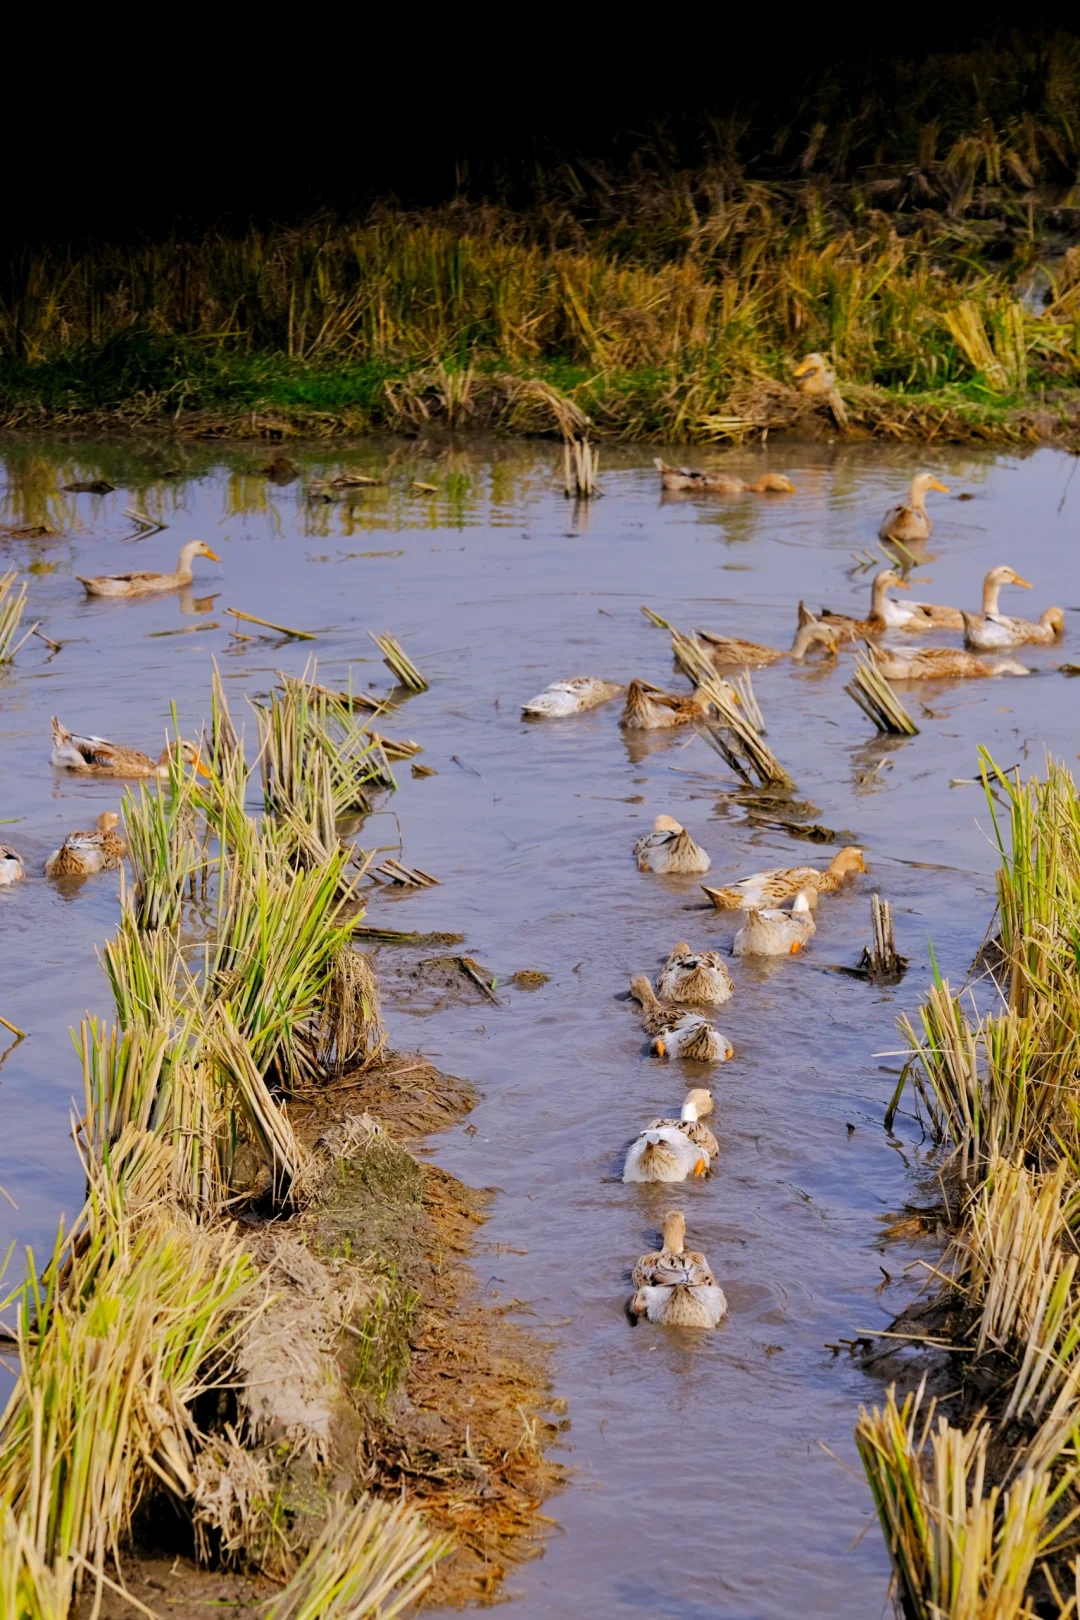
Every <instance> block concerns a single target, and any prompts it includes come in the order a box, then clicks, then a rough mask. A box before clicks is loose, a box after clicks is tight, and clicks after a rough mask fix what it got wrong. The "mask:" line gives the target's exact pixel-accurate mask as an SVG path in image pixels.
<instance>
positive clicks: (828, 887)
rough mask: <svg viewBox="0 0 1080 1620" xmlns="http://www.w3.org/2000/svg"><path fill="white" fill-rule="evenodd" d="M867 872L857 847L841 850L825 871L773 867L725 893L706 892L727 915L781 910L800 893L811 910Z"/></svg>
mask: <svg viewBox="0 0 1080 1620" xmlns="http://www.w3.org/2000/svg"><path fill="white" fill-rule="evenodd" d="M865 871H866V860H865V858H864V856H863V852H862V850H861V849H859V848H858V847H857V846H856V845H855V844H846V845H845V846H844V848H843V849H841V850H838V851H837V852H836V854H835V855H834V856H833V858H832V860H831V861H830V862H829V864H828V866H827V867H825V868H824V870H822V869H821V868H820V867H817V866H773V867H770V868H769V869H768V870H767V871H765V872H752V873H751V874H750V876H749V877H744V878H740V879H739V880H738V882H737V883H730V884H728V885H727V886H726V887H725V888H723V889H710V888H709V887H708V886H707V885H706V884H704V883H703V884H702V885H701V887H702V888H703V889H704V890H705V893H706V894H707V895H708V897H709V899H710V900H711V901H712V903H713V905H714V906H720V907H721V909H722V910H725V911H749V910H750V908H751V907H759V908H760V907H762V906H778V905H780V903H781V902H782V901H784V900H789V899H790V898H791V896H792V895H795V894H798V893H799V890H800V889H801V890H802V891H803V892H804V893H805V895H806V897H807V899H808V901H809V902H810V904H811V905H812V906H815V905H817V897H818V895H819V894H835V893H836V891H837V889H839V888H840V887H841V886H842V885H843V883H844V880H845V879H846V878H848V877H851V876H853V875H854V874H855V873H856V872H865Z"/></svg>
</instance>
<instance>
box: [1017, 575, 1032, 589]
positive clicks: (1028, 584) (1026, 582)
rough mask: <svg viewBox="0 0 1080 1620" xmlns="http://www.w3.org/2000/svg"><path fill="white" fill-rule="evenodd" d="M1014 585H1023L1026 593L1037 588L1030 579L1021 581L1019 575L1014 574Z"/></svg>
mask: <svg viewBox="0 0 1080 1620" xmlns="http://www.w3.org/2000/svg"><path fill="white" fill-rule="evenodd" d="M1013 584H1014V585H1022V586H1023V587H1024V589H1025V591H1031V590H1034V588H1035V587H1034V586H1033V585H1032V583H1031V581H1030V579H1021V578H1020V575H1019V574H1014V575H1013Z"/></svg>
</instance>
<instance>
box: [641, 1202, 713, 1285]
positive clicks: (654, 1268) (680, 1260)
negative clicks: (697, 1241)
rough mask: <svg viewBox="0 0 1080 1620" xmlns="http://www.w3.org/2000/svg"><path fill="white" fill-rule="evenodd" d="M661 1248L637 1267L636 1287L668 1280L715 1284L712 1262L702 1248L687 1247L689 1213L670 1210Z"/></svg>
mask: <svg viewBox="0 0 1080 1620" xmlns="http://www.w3.org/2000/svg"><path fill="white" fill-rule="evenodd" d="M660 1242H661V1247H660V1249H659V1250H658V1251H656V1252H654V1253H651V1254H643V1255H642V1256H641V1257H640V1258H639V1260H638V1261H637V1264H636V1265H635V1266H634V1270H633V1273H632V1275H631V1280H632V1282H633V1284H634V1287H635V1288H647V1287H649V1286H650V1285H652V1286H656V1285H659V1286H661V1287H663V1285H664V1284H665V1283H675V1282H685V1281H686V1280H687V1279H689V1281H690V1282H692V1283H715V1281H716V1278H715V1277H714V1276H713V1274H712V1272H711V1270H710V1269H709V1262H708V1261H707V1260H706V1258H705V1256H704V1255H703V1254H702V1253H701V1251H700V1250H699V1249H688V1248H687V1247H686V1216H685V1215H684V1214H683V1212H682V1210H681V1209H669V1210H668V1212H667V1214H666V1215H665V1216H664V1219H663V1221H662V1223H661V1226H660Z"/></svg>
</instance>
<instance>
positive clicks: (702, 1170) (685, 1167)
mask: <svg viewBox="0 0 1080 1620" xmlns="http://www.w3.org/2000/svg"><path fill="white" fill-rule="evenodd" d="M709 1101H710V1107H711V1105H712V1099H711V1098H710V1100H709ZM684 1121H685V1123H686V1124H688V1125H696V1124H697V1123H698V1116H697V1109H696V1105H695V1104H694V1103H692V1102H691V1101H690V1100H689V1098H688V1099H687V1101H686V1102H685V1103H684V1104H683V1118H682V1119H676V1120H661V1121H657V1122H655V1123H654V1124H652V1125H648V1126H646V1128H645V1129H644V1130H643V1131H642V1133H641V1135H640V1136H639V1137H638V1138H637V1140H636V1142H634V1144H633V1146H632V1147H631V1149H630V1151H629V1153H628V1154H627V1155H626V1163H625V1165H624V1166H623V1177H622V1178H623V1180H624V1181H626V1182H635V1181H637V1182H640V1181H685V1180H686V1178H687V1176H693V1177H694V1178H695V1179H696V1178H698V1177H700V1176H704V1175H707V1174H708V1171H709V1164H710V1162H711V1155H710V1153H709V1152H708V1149H707V1148H706V1147H705V1145H704V1143H703V1142H699V1141H695V1140H694V1139H693V1138H692V1137H691V1136H690V1135H689V1134H688V1132H686V1131H684V1130H683V1128H682V1127H683V1123H684ZM708 1136H709V1137H710V1138H711V1140H712V1142H713V1143H714V1145H715V1144H716V1138H715V1136H713V1134H712V1132H711V1131H708ZM719 1151H720V1150H719V1146H718V1145H717V1152H719Z"/></svg>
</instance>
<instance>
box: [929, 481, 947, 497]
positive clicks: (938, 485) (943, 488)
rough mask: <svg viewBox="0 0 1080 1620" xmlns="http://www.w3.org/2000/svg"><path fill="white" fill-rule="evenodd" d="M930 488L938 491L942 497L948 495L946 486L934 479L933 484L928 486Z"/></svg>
mask: <svg viewBox="0 0 1080 1620" xmlns="http://www.w3.org/2000/svg"><path fill="white" fill-rule="evenodd" d="M930 488H931V489H939V490H940V491H941V493H942V494H943V495H948V494H949V493H950V490H949V486H948V484H942V483H941V482H940V481H939V480H938V479H936V478H935V479H934V481H933V483H932V484H931V485H930Z"/></svg>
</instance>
